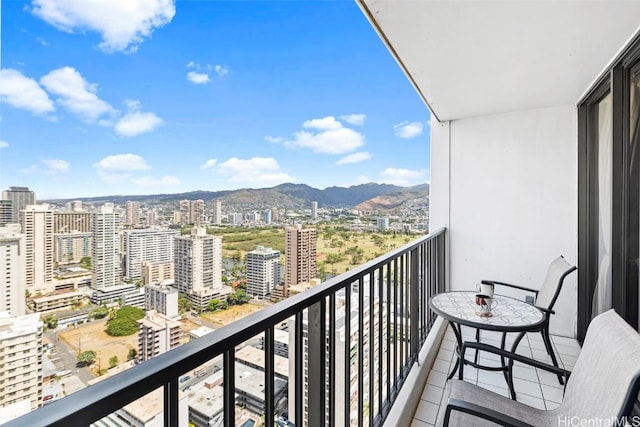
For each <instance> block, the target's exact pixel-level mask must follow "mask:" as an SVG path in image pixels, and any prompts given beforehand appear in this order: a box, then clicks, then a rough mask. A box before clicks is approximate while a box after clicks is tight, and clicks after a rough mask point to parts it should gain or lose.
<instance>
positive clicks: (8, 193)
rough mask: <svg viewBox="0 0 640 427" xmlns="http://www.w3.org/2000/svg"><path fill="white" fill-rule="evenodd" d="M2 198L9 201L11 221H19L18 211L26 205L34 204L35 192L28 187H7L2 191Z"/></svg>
mask: <svg viewBox="0 0 640 427" xmlns="http://www.w3.org/2000/svg"><path fill="white" fill-rule="evenodd" d="M2 200H10V201H11V221H9V222H11V223H19V222H20V211H21V210H23V209H24V208H25V207H26V206H27V205H35V204H36V193H34V192H33V191H31V190H29V187H9V189H8V190H5V191H3V192H2Z"/></svg>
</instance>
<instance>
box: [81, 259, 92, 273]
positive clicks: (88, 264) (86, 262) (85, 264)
mask: <svg viewBox="0 0 640 427" xmlns="http://www.w3.org/2000/svg"><path fill="white" fill-rule="evenodd" d="M80 267H82V268H85V269H87V270H91V257H90V256H83V257H82V258H80Z"/></svg>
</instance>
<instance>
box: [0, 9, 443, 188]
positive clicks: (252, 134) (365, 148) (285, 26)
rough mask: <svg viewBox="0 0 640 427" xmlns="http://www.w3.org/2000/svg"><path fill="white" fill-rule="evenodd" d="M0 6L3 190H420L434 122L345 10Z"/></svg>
mask: <svg viewBox="0 0 640 427" xmlns="http://www.w3.org/2000/svg"><path fill="white" fill-rule="evenodd" d="M1 8H2V17H1V18H2V50H1V64H0V65H1V73H2V74H1V75H0V117H1V121H0V187H1V188H2V189H5V188H7V187H9V186H28V187H31V188H32V189H33V190H35V191H36V196H37V197H38V198H40V199H46V198H74V197H89V196H102V195H114V194H123V195H135V194H156V193H177V192H183V191H193V190H211V191H216V190H227V189H236V188H245V187H252V188H259V187H270V186H273V185H277V184H280V183H283V182H296V183H303V184H308V185H311V186H313V187H316V188H326V187H329V186H334V185H337V186H349V185H355V184H360V183H365V182H378V183H392V184H397V185H415V184H420V183H424V182H428V181H429V170H428V169H429V133H430V130H429V121H430V114H429V111H428V110H427V108H426V107H425V105H424V104H423V102H422V101H421V100H420V98H419V97H418V95H417V93H416V92H415V91H414V89H413V87H412V86H411V84H410V83H409V81H408V80H407V78H406V77H405V76H404V74H403V73H402V71H401V70H400V68H399V66H398V65H397V63H396V62H395V60H394V59H393V58H392V57H391V55H390V54H389V52H388V51H387V49H386V48H385V47H384V45H383V43H382V41H381V40H380V39H379V37H378V35H377V34H376V33H375V31H374V30H373V28H372V27H371V25H370V24H369V22H368V21H367V20H366V19H365V17H364V15H363V14H362V12H361V11H360V9H359V8H358V6H357V5H356V3H355V2H353V1H350V0H349V1H347V0H345V1H318V2H316V1H273V2H270V1H196V0H192V1H177V2H172V1H170V0H137V1H133V0H104V1H103V0H93V1H91V2H89V1H86V0H32V1H17V0H13V1H6V0H5V1H3V2H2V4H1Z"/></svg>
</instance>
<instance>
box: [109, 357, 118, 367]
mask: <svg viewBox="0 0 640 427" xmlns="http://www.w3.org/2000/svg"><path fill="white" fill-rule="evenodd" d="M116 366H118V356H113V357H110V358H109V368H115V367H116Z"/></svg>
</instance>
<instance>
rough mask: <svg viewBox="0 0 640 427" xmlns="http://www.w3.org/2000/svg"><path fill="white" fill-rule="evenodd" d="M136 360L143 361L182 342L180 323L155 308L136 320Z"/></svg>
mask: <svg viewBox="0 0 640 427" xmlns="http://www.w3.org/2000/svg"><path fill="white" fill-rule="evenodd" d="M138 325H139V330H138V361H140V362H144V361H145V360H149V359H151V358H152V357H155V356H157V355H159V354H162V353H164V352H167V351H169V350H172V349H174V348H176V347H178V346H179V345H180V344H181V343H182V324H181V323H180V322H178V321H176V320H174V319H172V318H170V317H167V316H165V315H163V314H160V313H158V312H157V311H155V310H150V311H147V314H146V315H145V317H144V318H143V319H140V320H138Z"/></svg>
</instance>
